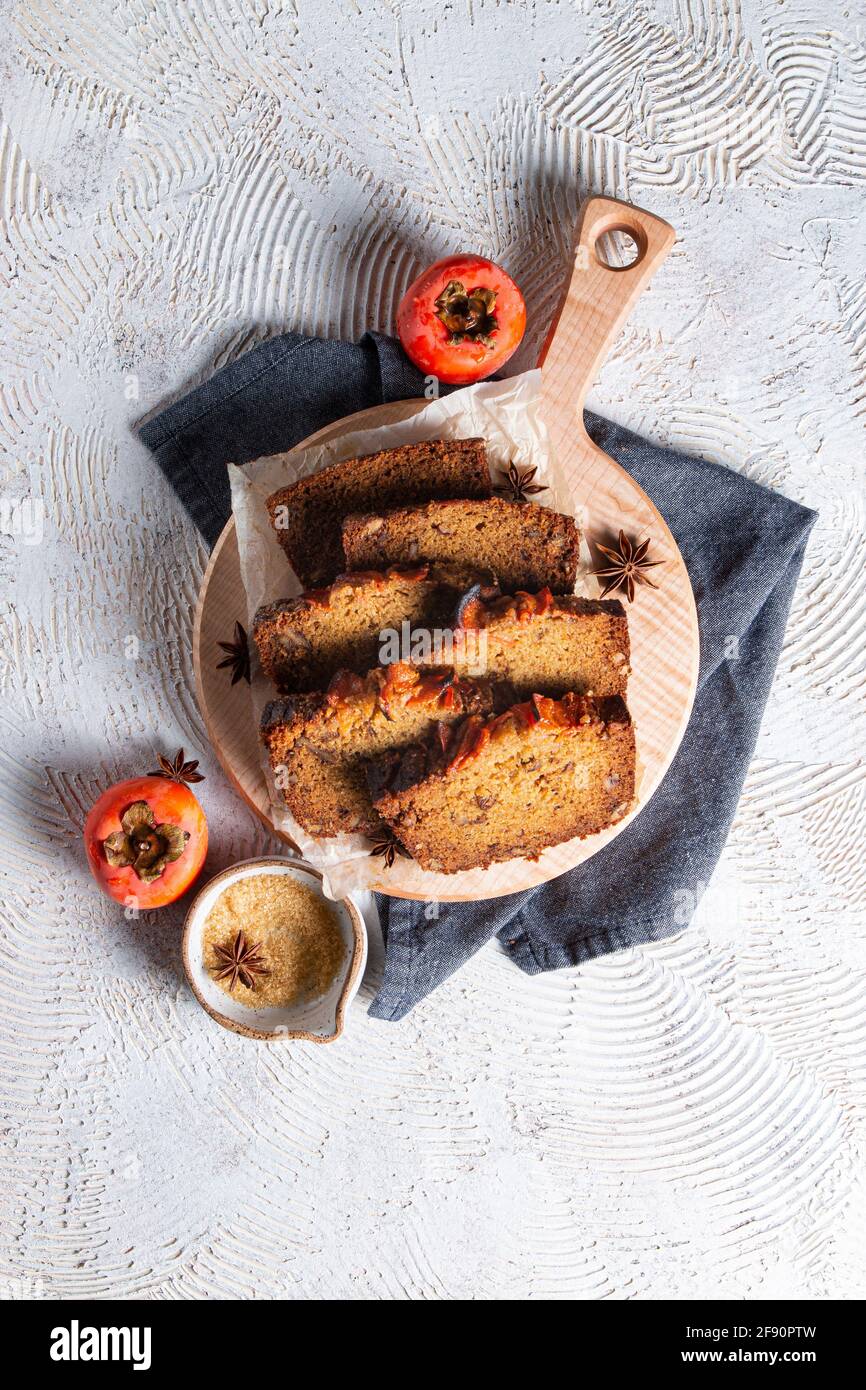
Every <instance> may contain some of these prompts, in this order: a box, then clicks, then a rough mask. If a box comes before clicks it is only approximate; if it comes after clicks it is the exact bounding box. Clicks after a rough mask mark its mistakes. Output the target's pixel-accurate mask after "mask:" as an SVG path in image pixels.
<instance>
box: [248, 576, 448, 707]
mask: <svg viewBox="0 0 866 1390" xmlns="http://www.w3.org/2000/svg"><path fill="white" fill-rule="evenodd" d="M455 586H456V581H453V580H450V579H449V577H448V576H447V575H446V574H443V573H441V572H440V571H437V570H434V569H432V568H431V567H430V566H429V565H416V566H414V567H403V568H399V567H397V568H391V569H388V570H378V571H376V570H365V571H361V572H356V573H348V574H342V575H338V576H337V578H336V579H335V580H334V582H333V584H330V585H328V586H326V587H324V588H320V589H312V590H307V592H306V593H304V594H301V595H300V596H299V597H298V598H294V599H285V600H282V601H279V602H277V603H269V604H266V605H265V606H264V607H262V608H260V609H259V610H258V612H257V613H256V616H255V620H254V622H253V632H252V635H253V640H254V642H255V644H256V649H257V651H258V654H259V661H260V662H261V666H262V670H263V671H264V672H265V675H266V676H268V677H269V679H270V680H272V681H273V682H274V685H275V686H276V688H277V690H278V691H280V692H281V693H283V694H291V693H292V692H294V691H304V690H324V689H325V688H326V686H327V685H328V682H329V681H330V679H331V677H332V676H333V675H334V674H335V673H336V672H337V671H339V670H349V671H355V672H357V673H358V674H361V673H363V672H364V671H369V670H370V669H371V667H374V666H378V665H379V663H380V660H381V658H380V646H381V634H382V632H383V631H384V630H386V629H395V630H397V631H400V630H401V625H402V623H403V622H404V621H406V622H408V623H409V625H410V630H411V629H412V628H413V627H415V626H416V625H421V626H433V627H436V626H439V625H440V624H443V623H447V622H448V621H449V618H450V615H451V613H452V611H453V608H454V600H455V594H456V587H455Z"/></svg>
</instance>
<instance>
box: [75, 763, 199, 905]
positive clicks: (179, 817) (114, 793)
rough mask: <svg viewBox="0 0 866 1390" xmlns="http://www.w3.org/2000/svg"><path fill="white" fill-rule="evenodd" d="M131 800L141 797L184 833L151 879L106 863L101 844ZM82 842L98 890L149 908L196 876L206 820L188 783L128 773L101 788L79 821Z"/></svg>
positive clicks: (174, 896)
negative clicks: (176, 854) (177, 851)
mask: <svg viewBox="0 0 866 1390" xmlns="http://www.w3.org/2000/svg"><path fill="white" fill-rule="evenodd" d="M135 801H146V802H147V804H148V805H149V806H150V808H151V810H152V811H153V814H154V817H155V819H156V821H157V823H161V822H163V821H167V822H170V823H172V824H174V825H178V826H180V828H181V830H185V831H186V832H187V834H188V835H189V839H188V840H187V842H186V846H185V848H184V850H183V853H182V854H181V856H180V858H179V859H176V860H175V861H174V863H171V864H166V866H165V868H164V869H163V871H162V873H161V874H160V876H159V878H156V879H154V881H153V882H152V883H145V882H143V881H142V879H140V878H139V877H138V875H137V874H136V872H135V870H134V869H133V868H132V866H129V867H127V868H112V867H111V865H110V864H109V863H108V860H107V859H106V857H105V852H104V850H103V847H102V846H103V843H104V841H105V840H107V839H108V836H109V835H113V834H114V833H115V832H116V831H119V830H121V829H122V826H121V824H120V818H121V816H122V815H123V813H124V811H125V810H126V808H127V807H128V806H131V805H132V803H133V802H135ZM84 844H85V848H86V850H87V860H88V863H89V864H90V871H91V873H92V874H93V877H94V878H95V879H96V882H97V883H98V884H99V887H100V888H101V889H102V891H103V893H107V894H108V896H109V897H110V898H114V899H115V900H116V901H117V902H120V903H124V904H125V905H126V906H131V907H137V908H139V909H140V910H141V911H142V912H149V911H150V909H151V908H154V907H165V906H166V904H167V903H173V902H174V901H175V900H176V899H177V898H179V897H180V896H181V894H182V893H185V892H186V890H187V888H189V886H190V884H191V883H192V882H193V880H194V879H196V878H197V877H198V875H199V873H200V872H201V867H202V864H203V863H204V860H205V855H206V854H207V821H206V820H205V814H204V811H203V810H202V808H201V806H200V805H199V802H198V801H197V799H196V798H195V797H194V796H193V794H192V792H191V791H190V789H189V787H187V786H184V785H182V784H180V783H178V782H173V781H171V780H170V779H169V778H167V777H133V778H131V779H130V780H129V781H128V782H118V783H117V785H116V786H113V787H109V788H108V790H107V791H104V792H103V793H102V796H101V797H100V798H99V800H98V801H97V802H96V805H95V806H94V807H93V809H92V810H91V812H90V814H89V815H88V817H87V820H86V821H85V823H84Z"/></svg>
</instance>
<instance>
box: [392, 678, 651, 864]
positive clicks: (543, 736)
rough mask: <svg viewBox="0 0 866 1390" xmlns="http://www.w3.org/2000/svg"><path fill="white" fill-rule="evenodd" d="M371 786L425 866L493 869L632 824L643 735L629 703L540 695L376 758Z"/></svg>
mask: <svg viewBox="0 0 866 1390" xmlns="http://www.w3.org/2000/svg"><path fill="white" fill-rule="evenodd" d="M368 781H369V786H370V794H371V798H372V801H373V805H374V806H375V808H376V810H377V811H378V812H379V814H380V815H381V816H382V818H383V819H384V820H385V821H387V822H388V824H389V825H390V826H391V828H392V829H393V831H394V833H395V834H396V835H397V837H398V838H399V839H400V840H401V841H402V843H403V844H404V845H405V847H406V848H407V850H408V851H409V853H410V854H411V855H412V857H413V858H414V859H415V860H416V861H417V862H418V863H419V864H420V865H421V867H422V868H424V869H431V870H435V871H439V872H443V873H456V872H458V871H460V870H463V869H473V868H487V867H488V866H489V865H491V864H493V863H497V862H500V861H502V860H508V859H515V858H521V857H525V858H536V857H537V856H538V855H539V854H540V853H541V852H542V850H544V849H547V848H548V847H549V846H551V845H556V844H560V843H562V842H563V841H565V840H571V839H575V838H583V837H584V836H586V835H593V834H596V833H597V832H598V831H600V830H603V829H605V828H606V827H607V826H609V825H612V824H614V823H615V822H616V821H617V820H620V819H622V817H623V816H624V815H626V814H627V812H628V810H629V809H630V807H631V804H632V801H633V799H634V792H635V740H634V728H633V725H632V722H631V719H630V717H629V713H628V710H627V709H626V706H625V704H624V702H623V701H622V699H620V698H619V697H618V696H613V697H610V698H608V699H603V700H594V699H592V698H589V697H586V696H578V695H573V694H569V695H566V696H565V697H564V698H563V699H562V700H550V699H547V698H545V697H543V696H536V697H534V698H533V699H532V700H529V701H525V702H523V703H521V704H518V705H515V706H513V707H512V708H511V709H509V710H507V711H506V712H505V713H504V714H501V715H498V716H495V717H493V718H484V717H482V716H469V717H468V718H466V719H464V720H462V721H461V722H460V723H459V724H457V725H455V726H454V727H453V728H451V729H440V730H437V734H436V736H435V737H434V738H432V739H429V740H427V741H426V742H425V743H424V744H418V745H415V746H414V747H412V748H410V749H406V750H403V751H402V752H401V753H395V754H392V755H391V756H388V757H384V758H380V759H377V760H376V761H374V762H373V763H372V764H371V766H370V769H369V771H368Z"/></svg>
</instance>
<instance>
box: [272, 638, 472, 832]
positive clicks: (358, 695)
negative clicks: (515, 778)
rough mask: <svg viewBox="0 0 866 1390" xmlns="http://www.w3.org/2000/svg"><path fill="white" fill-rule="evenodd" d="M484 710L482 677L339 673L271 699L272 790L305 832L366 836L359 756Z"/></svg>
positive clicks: (371, 816)
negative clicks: (307, 689) (317, 687)
mask: <svg viewBox="0 0 866 1390" xmlns="http://www.w3.org/2000/svg"><path fill="white" fill-rule="evenodd" d="M492 708H493V699H492V695H491V692H490V689H489V687H488V685H487V683H486V682H484V681H473V680H467V679H465V678H460V677H457V676H455V674H454V672H453V671H452V670H420V669H419V668H417V667H415V666H409V665H406V664H405V663H403V662H395V663H394V665H392V666H388V667H384V668H379V669H377V670H374V671H370V672H368V673H367V674H366V675H365V676H359V675H357V674H355V673H354V672H351V671H343V672H340V673H339V674H338V675H337V676H335V678H334V679H333V681H332V682H331V685H330V688H329V690H328V691H327V693H326V694H320V695H300V696H295V697H294V698H291V699H287V700H275V701H272V702H271V703H270V704H269V705H268V706H267V707H266V709H265V711H264V714H263V716H262V725H261V735H262V740H263V742H264V744H265V746H266V748H267V750H268V756H269V759H270V763H271V768H272V770H273V774H274V781H275V783H276V785H277V788H278V789H279V791H280V793H281V795H282V797H283V800H284V801H285V803H286V805H287V806H288V808H289V810H290V811H291V812H292V815H293V816H294V817H295V819H296V820H297V821H298V823H299V824H300V825H302V826H303V827H304V829H305V830H306V831H308V832H309V834H311V835H337V834H339V833H341V832H352V831H361V832H364V833H368V834H369V833H370V832H371V831H374V830H375V829H376V828H377V827H378V826H379V825H380V820H379V816H378V815H377V813H376V812H375V811H374V810H373V807H372V804H371V802H370V795H369V791H368V787H367V778H366V763H367V761H368V760H369V759H370V758H372V757H375V756H377V755H381V754H383V753H385V752H387V751H388V750H389V749H394V748H397V747H400V746H403V745H407V744H410V743H412V742H413V741H415V740H417V739H423V738H425V737H426V736H427V735H428V734H429V733H430V732H431V731H432V730H434V729H435V728H436V726H437V723H441V724H443V726H446V725H447V724H448V723H449V722H451V721H453V720H456V719H462V718H463V717H464V716H465V715H467V714H470V713H476V712H477V713H485V712H487V713H489V712H490V711H491V710H492Z"/></svg>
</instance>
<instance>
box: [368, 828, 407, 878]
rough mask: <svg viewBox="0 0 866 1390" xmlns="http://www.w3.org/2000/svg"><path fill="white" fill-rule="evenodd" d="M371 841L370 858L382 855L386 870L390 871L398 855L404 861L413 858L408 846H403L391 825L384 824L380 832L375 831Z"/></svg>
mask: <svg viewBox="0 0 866 1390" xmlns="http://www.w3.org/2000/svg"><path fill="white" fill-rule="evenodd" d="M370 841H371V848H370V857H371V858H372V857H373V856H374V855H380V856H381V857H382V859H383V860H384V861H385V868H386V869H390V867H391V865H392V864H393V863H394V860H395V859H396V858H397V855H398V854H399V855H401V856H402V857H403V858H404V859H411V858H412V856H411V854H410V853H409V851H408V849H407V848H406V846H405V845H403V844H401V843H400V841H399V840H398V839H397V836H396V835H395V834H394V832H393V830H392V829H391V827H390V825H385V824H383V825H382V826H381V827H380V828H379V829H378V830H376V831H374V833H373V834H372V835H371V836H370Z"/></svg>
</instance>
